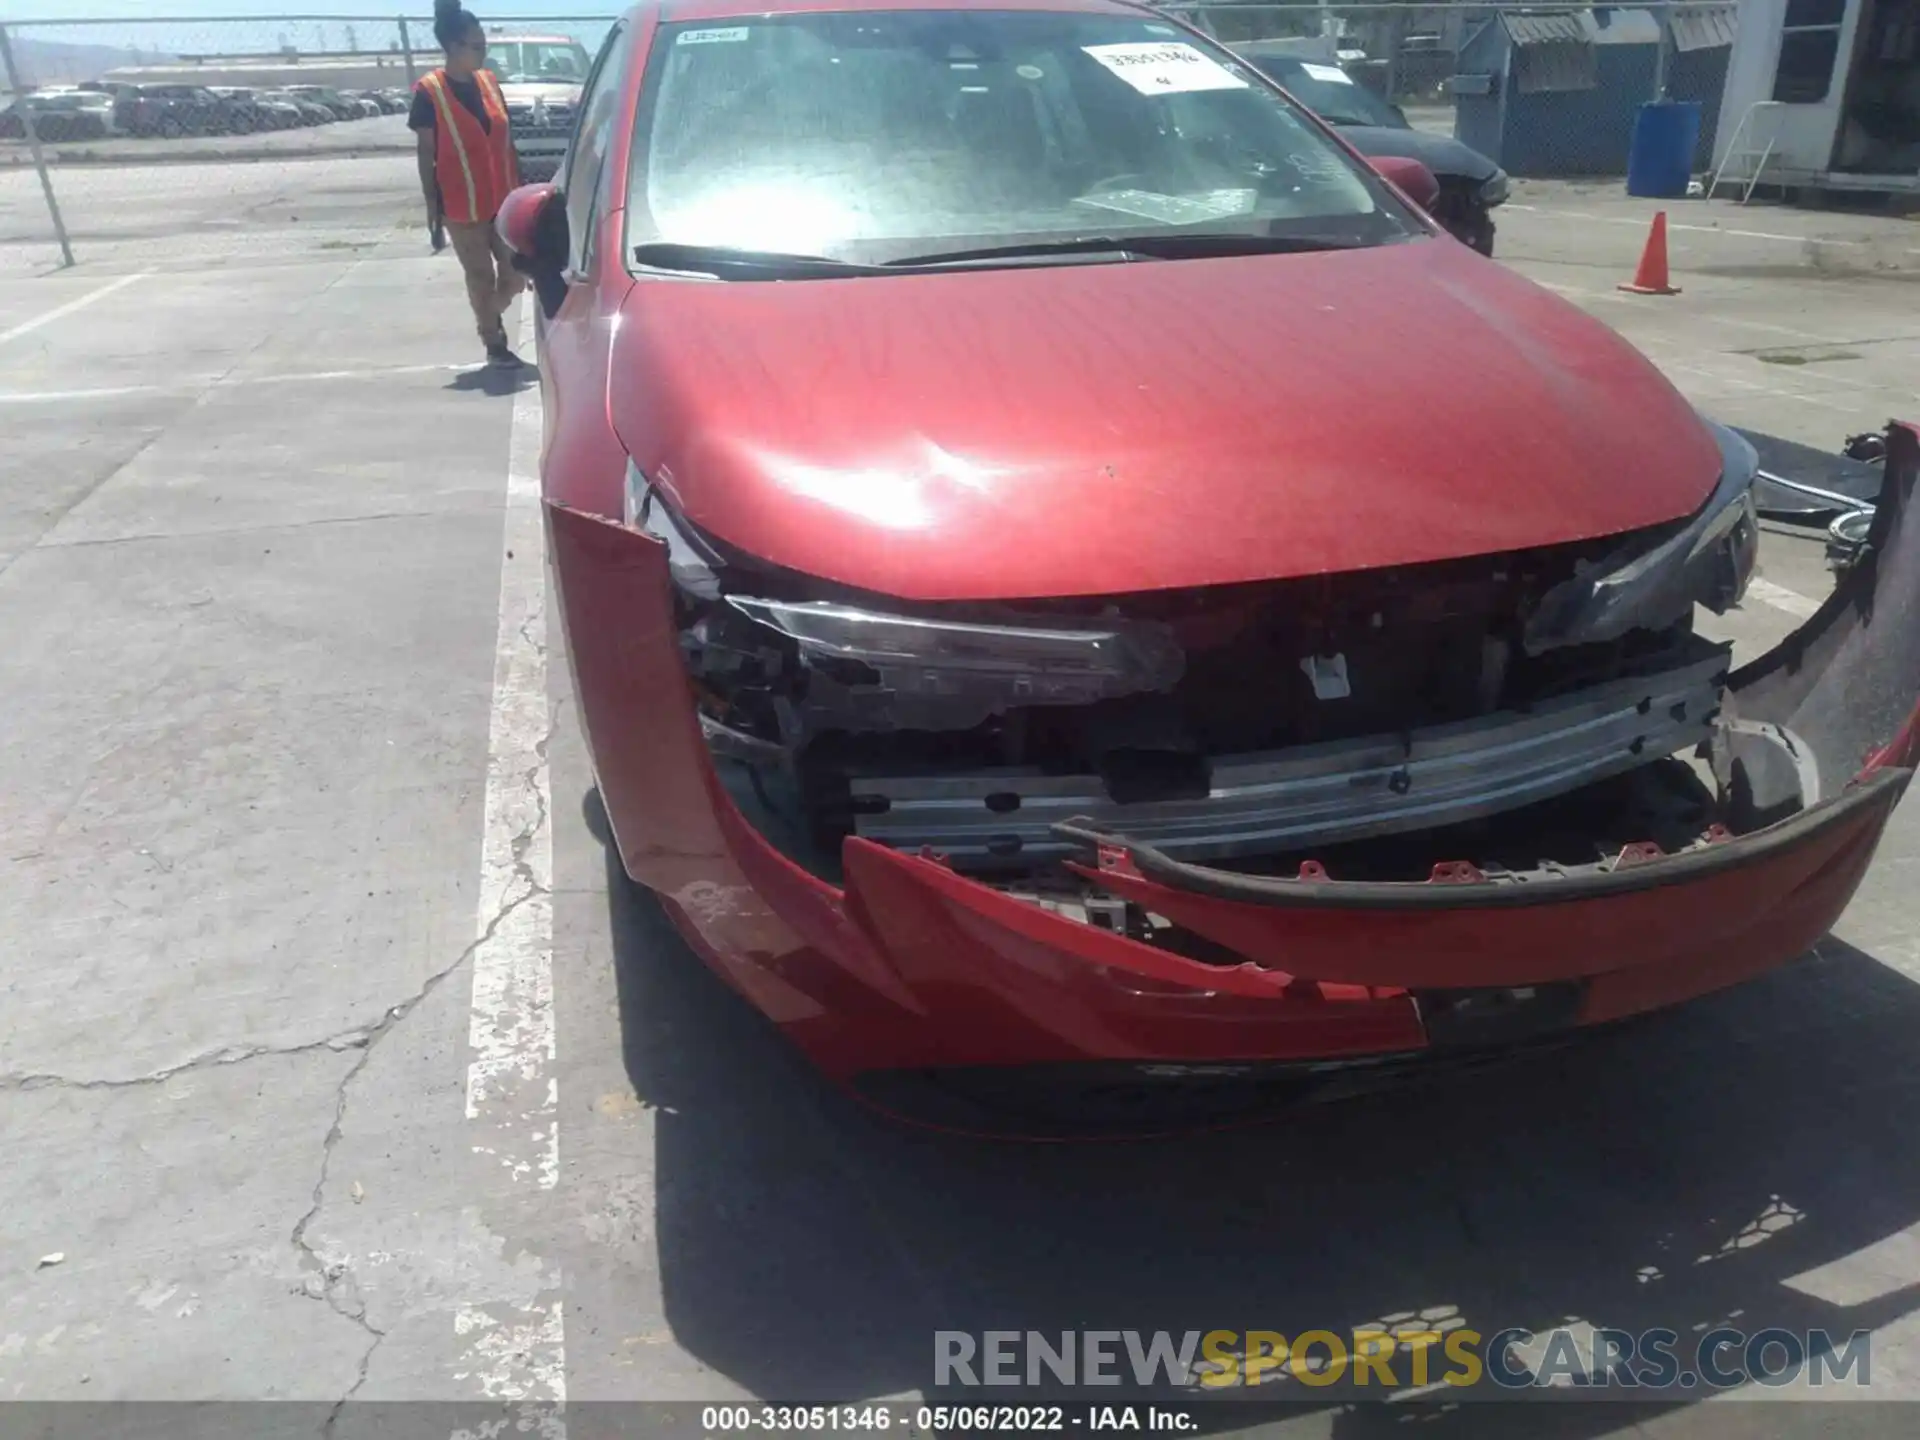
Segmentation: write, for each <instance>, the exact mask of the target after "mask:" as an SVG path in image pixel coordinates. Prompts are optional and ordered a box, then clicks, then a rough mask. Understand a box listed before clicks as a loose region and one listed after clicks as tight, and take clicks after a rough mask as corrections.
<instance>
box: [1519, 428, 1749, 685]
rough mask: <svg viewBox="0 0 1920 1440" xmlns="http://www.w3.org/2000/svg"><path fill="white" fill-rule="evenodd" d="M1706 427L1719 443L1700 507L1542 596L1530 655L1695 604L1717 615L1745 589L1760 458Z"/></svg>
mask: <svg viewBox="0 0 1920 1440" xmlns="http://www.w3.org/2000/svg"><path fill="white" fill-rule="evenodd" d="M1703 418H1704V417H1703ZM1706 424H1707V426H1708V428H1709V429H1710V430H1712V432H1713V436H1714V439H1715V440H1716V441H1717V442H1718V443H1719V446H1720V482H1719V484H1717V485H1715V486H1714V489H1713V493H1712V494H1711V495H1709V496H1708V497H1707V503H1706V504H1705V505H1703V506H1701V507H1700V509H1698V510H1697V511H1695V512H1694V514H1693V515H1692V517H1691V518H1689V519H1688V520H1686V521H1685V522H1684V523H1683V524H1682V525H1681V526H1680V528H1679V529H1678V530H1675V531H1673V532H1672V533H1671V534H1668V535H1667V536H1666V537H1665V538H1664V539H1660V540H1656V541H1652V542H1649V541H1646V540H1644V539H1643V540H1640V541H1636V542H1633V543H1631V544H1629V545H1627V546H1624V547H1622V549H1620V550H1618V551H1616V552H1614V553H1613V554H1612V555H1609V556H1607V557H1606V558H1605V559H1603V560H1601V561H1599V562H1597V563H1594V564H1592V565H1589V566H1586V567H1585V568H1583V569H1582V570H1581V571H1580V572H1579V573H1577V574H1575V575H1574V577H1573V578H1572V579H1570V580H1566V581H1563V582H1562V583H1561V584H1559V585H1556V586H1555V587H1554V588H1553V589H1551V590H1549V591H1548V592H1547V593H1546V594H1545V595H1543V596H1542V597H1541V598H1540V603H1539V605H1538V606H1536V607H1535V609H1534V612H1533V614H1532V616H1531V617H1530V618H1529V619H1528V621H1527V625H1526V632H1525V635H1524V637H1523V638H1524V643H1525V645H1526V648H1527V651H1528V653H1529V654H1535V655H1537V654H1539V653H1540V652H1541V651H1543V650H1552V649H1556V648H1558V647H1560V646H1563V645H1589V644H1594V643H1596V642H1600V641H1606V640H1617V639H1619V638H1620V637H1621V636H1622V635H1625V634H1626V633H1627V632H1628V631H1629V630H1638V629H1660V628H1664V627H1665V626H1667V625H1671V624H1672V623H1673V622H1674V621H1676V620H1678V619H1679V618H1680V617H1681V616H1682V615H1684V614H1685V613H1686V612H1687V610H1688V609H1689V608H1691V607H1692V606H1693V605H1695V604H1703V605H1705V606H1707V608H1709V609H1710V610H1713V611H1714V612H1715V613H1716V614H1717V613H1720V612H1722V611H1724V610H1726V609H1727V607H1728V606H1730V605H1732V604H1734V603H1735V602H1736V601H1737V600H1739V598H1740V597H1741V595H1743V594H1744V593H1745V592H1746V588H1747V582H1748V581H1749V580H1751V579H1752V578H1753V567H1754V561H1755V559H1756V558H1757V556H1758V554H1759V547H1760V520H1759V514H1758V512H1757V511H1756V509H1755V508H1754V502H1753V482H1754V477H1755V476H1756V475H1757V474H1758V473H1759V470H1760V457H1759V456H1758V455H1757V454H1756V453H1755V451H1754V448H1753V447H1752V446H1751V445H1749V444H1748V443H1747V442H1746V441H1745V440H1743V439H1742V438H1741V437H1740V436H1739V435H1737V434H1736V433H1735V432H1733V431H1732V430H1729V429H1728V428H1727V427H1726V426H1724V425H1721V424H1718V423H1716V422H1715V421H1711V420H1708V421H1707V422H1706Z"/></svg>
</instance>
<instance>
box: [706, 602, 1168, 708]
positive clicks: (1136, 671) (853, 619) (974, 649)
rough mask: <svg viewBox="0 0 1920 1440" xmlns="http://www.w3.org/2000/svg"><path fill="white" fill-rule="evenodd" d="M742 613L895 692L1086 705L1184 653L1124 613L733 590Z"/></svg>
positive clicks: (1127, 691)
mask: <svg viewBox="0 0 1920 1440" xmlns="http://www.w3.org/2000/svg"><path fill="white" fill-rule="evenodd" d="M727 603H728V604H730V605H731V606H732V607H733V608H734V609H735V610H738V611H739V612H740V613H741V614H743V615H745V616H747V617H749V618H750V619H753V620H756V621H758V622H759V623H760V624H762V625H765V626H768V627H770V628H771V629H774V630H778V631H780V632H781V633H782V634H784V635H787V636H789V637H790V638H791V639H792V640H793V641H794V642H795V643H797V644H798V646H799V648H800V653H801V655H802V657H804V658H806V659H808V660H810V661H814V662H816V663H818V662H823V661H824V662H827V663H828V664H829V665H831V666H832V668H833V669H834V670H835V671H836V673H839V674H842V675H846V674H849V673H858V669H857V667H862V666H863V667H865V668H866V669H867V670H868V671H870V672H872V673H871V677H870V678H864V677H863V683H866V684H877V685H879V686H881V687H883V688H885V689H886V690H889V691H892V692H894V693H896V694H905V695H918V696H925V697H936V696H937V697H955V698H959V697H962V696H967V697H972V698H976V699H989V698H993V699H998V700H1000V701H1003V702H1004V703H1005V704H1008V705H1085V704H1091V703H1093V702H1094V701H1096V700H1107V699H1114V698H1117V697H1119V696H1122V695H1133V694H1138V693H1139V692H1141V691H1144V690H1161V689H1165V688H1167V687H1169V686H1171V685H1173V684H1174V682H1175V681H1177V680H1178V679H1179V678H1180V675H1181V672H1182V671H1183V670H1184V668H1185V657H1184V656H1183V655H1182V654H1181V651H1180V647H1179V645H1178V644H1177V643H1176V642H1175V640H1174V639H1173V636H1172V634H1171V633H1169V632H1167V631H1165V630H1163V629H1162V628H1161V627H1159V626H1154V625H1145V624H1138V623H1134V622H1130V621H1125V620H1117V619H1115V620H1106V619H1091V620H1088V621H1086V622H1085V623H1079V624H1076V623H1072V622H1069V621H1066V620H1062V621H1059V622H1056V623H1052V624H1037V625H1023V624H1004V625H1002V624H984V623H980V622H977V621H964V620H949V619H944V618H931V617H924V616H917V615H895V614H888V613H883V612H879V611H874V610H866V609H861V608H859V607H856V606H851V605H837V604H831V603H828V602H825V601H804V602H796V601H787V600H762V599H756V598H752V597H749V596H745V595H729V596H728V597H727Z"/></svg>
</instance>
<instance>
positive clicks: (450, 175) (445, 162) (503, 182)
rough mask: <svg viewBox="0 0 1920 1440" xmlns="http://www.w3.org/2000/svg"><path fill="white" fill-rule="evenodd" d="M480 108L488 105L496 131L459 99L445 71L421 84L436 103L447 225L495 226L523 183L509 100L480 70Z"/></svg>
mask: <svg viewBox="0 0 1920 1440" xmlns="http://www.w3.org/2000/svg"><path fill="white" fill-rule="evenodd" d="M473 78H474V81H475V83H477V84H478V85H479V87H480V103H481V104H483V105H485V106H486V109H487V118H488V120H489V121H490V122H491V124H492V128H491V129H483V128H482V127H481V125H480V121H479V118H478V117H477V116H475V115H474V113H473V112H472V111H471V110H469V109H467V107H466V106H465V105H462V104H461V103H460V102H459V101H458V100H457V99H455V98H454V94H453V87H452V85H451V84H449V83H448V80H447V72H446V71H445V70H435V71H433V72H432V73H431V74H429V75H427V76H426V77H425V78H424V79H422V80H421V81H420V88H421V89H423V90H425V91H426V92H427V98H428V99H429V100H431V101H432V102H433V120H434V125H433V136H434V141H433V143H434V162H433V163H434V171H435V174H436V176H437V177H438V179H439V182H440V204H441V207H442V210H443V213H444V214H445V216H446V219H447V221H448V223H450V224H454V225H475V224H491V223H492V221H493V218H494V217H495V216H496V215H498V214H499V213H500V206H501V205H502V204H503V203H504V202H505V200H506V198H507V194H508V192H509V191H511V190H512V189H513V188H514V187H515V186H517V185H518V184H519V183H520V162H519V161H518V160H517V159H515V158H514V153H513V135H512V133H511V132H512V122H511V121H510V120H509V119H508V118H507V100H506V96H504V95H502V94H501V93H500V81H499V80H498V78H496V77H495V75H494V73H493V72H492V71H491V70H477V71H475V72H474V77H473Z"/></svg>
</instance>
